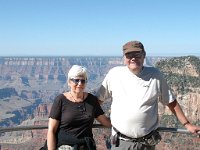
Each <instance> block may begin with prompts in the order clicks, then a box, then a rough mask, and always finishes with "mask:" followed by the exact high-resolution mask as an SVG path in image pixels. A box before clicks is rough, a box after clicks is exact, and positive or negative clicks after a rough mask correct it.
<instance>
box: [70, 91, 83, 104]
mask: <svg viewBox="0 0 200 150" xmlns="http://www.w3.org/2000/svg"><path fill="white" fill-rule="evenodd" d="M69 94H70V97H71V100H72V101H73V102H82V101H83V100H84V92H80V93H76V92H73V91H70V92H69Z"/></svg>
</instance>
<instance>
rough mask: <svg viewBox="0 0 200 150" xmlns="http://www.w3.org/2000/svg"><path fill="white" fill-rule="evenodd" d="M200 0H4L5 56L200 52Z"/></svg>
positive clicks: (1, 33)
mask: <svg viewBox="0 0 200 150" xmlns="http://www.w3.org/2000/svg"><path fill="white" fill-rule="evenodd" d="M199 6H200V1H199V0H0V56H88V55H92V56H110V55H116V56H120V55H122V45H123V44H125V43H126V42H128V41H131V40H139V41H141V42H142V43H143V44H144V46H145V49H146V51H147V56H148V55H149V56H157V55H162V56H167V55H170V56H177V55H178V56H182V55H198V56H199V55H200V9H199Z"/></svg>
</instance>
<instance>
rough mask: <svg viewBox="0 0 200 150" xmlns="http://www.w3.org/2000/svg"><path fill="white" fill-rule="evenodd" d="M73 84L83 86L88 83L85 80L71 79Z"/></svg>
mask: <svg viewBox="0 0 200 150" xmlns="http://www.w3.org/2000/svg"><path fill="white" fill-rule="evenodd" d="M70 80H71V81H72V82H74V84H76V85H77V84H79V82H80V83H81V84H85V83H86V82H87V80H85V79H73V78H72V79H70Z"/></svg>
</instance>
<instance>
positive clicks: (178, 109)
mask: <svg viewBox="0 0 200 150" xmlns="http://www.w3.org/2000/svg"><path fill="white" fill-rule="evenodd" d="M167 106H168V107H169V109H170V110H171V111H172V113H173V114H174V115H175V116H176V117H177V118H178V119H179V121H180V122H181V123H182V125H183V126H184V127H185V128H186V129H187V130H188V131H190V132H191V133H197V132H199V131H200V127H199V126H195V125H193V124H191V123H190V121H189V120H188V119H187V117H186V116H185V114H184V113H183V111H182V109H181V107H180V105H179V103H178V102H177V100H174V101H173V102H172V103H169V104H168V105H167Z"/></svg>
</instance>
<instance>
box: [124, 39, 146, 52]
mask: <svg viewBox="0 0 200 150" xmlns="http://www.w3.org/2000/svg"><path fill="white" fill-rule="evenodd" d="M137 51H144V52H145V49H144V46H143V44H142V43H141V42H140V41H130V42H128V43H126V44H124V46H123V53H124V54H126V53H129V52H137Z"/></svg>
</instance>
